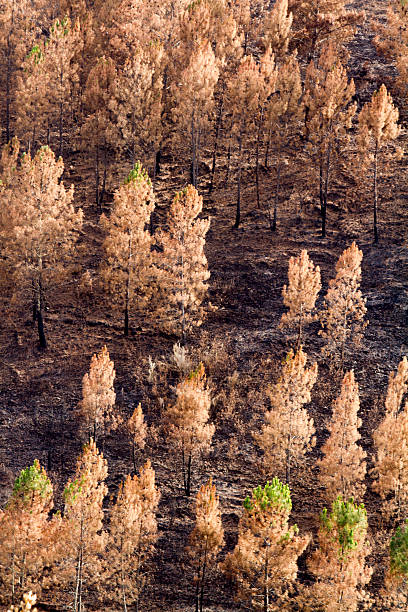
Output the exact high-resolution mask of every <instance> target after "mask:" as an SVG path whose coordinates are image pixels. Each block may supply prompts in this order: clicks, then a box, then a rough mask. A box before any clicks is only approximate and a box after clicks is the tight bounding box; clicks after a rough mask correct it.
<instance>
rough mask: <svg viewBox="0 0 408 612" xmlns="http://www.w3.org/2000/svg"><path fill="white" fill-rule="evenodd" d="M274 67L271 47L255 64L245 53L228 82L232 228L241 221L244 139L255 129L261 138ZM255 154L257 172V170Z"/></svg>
mask: <svg viewBox="0 0 408 612" xmlns="http://www.w3.org/2000/svg"><path fill="white" fill-rule="evenodd" d="M276 77H277V71H276V68H275V62H274V56H273V54H272V51H271V49H270V47H269V48H268V49H267V50H266V51H265V53H264V55H263V56H262V57H261V61H260V63H259V64H257V63H256V62H255V60H254V58H253V57H252V56H245V57H244V58H243V59H242V60H241V63H240V64H239V66H238V68H237V70H236V71H235V73H234V74H233V75H232V76H231V79H230V80H229V82H228V84H227V94H226V95H227V103H228V106H229V108H230V110H231V113H232V117H231V120H232V133H233V135H234V138H235V140H236V143H237V147H238V151H237V156H238V168H237V174H238V176H237V201H236V213H235V223H234V228H235V229H238V228H239V225H240V222H241V179H242V163H243V154H244V151H245V145H246V140H247V139H249V137H250V135H251V133H252V132H253V131H254V130H257V133H258V136H257V140H259V138H260V134H261V131H262V129H263V125H264V119H265V104H266V101H267V99H268V98H269V96H270V95H271V93H272V92H273V91H274V89H275V83H276ZM258 158H259V156H257V164H256V172H258V163H259V159H258Z"/></svg>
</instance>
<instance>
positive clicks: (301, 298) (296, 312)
mask: <svg viewBox="0 0 408 612" xmlns="http://www.w3.org/2000/svg"><path fill="white" fill-rule="evenodd" d="M288 281H289V284H288V285H285V286H284V287H283V291H282V295H283V303H284V304H285V306H287V307H288V308H289V312H285V313H284V314H283V315H282V317H281V321H280V324H279V327H281V328H283V327H297V329H298V336H297V342H296V349H297V350H298V349H299V348H300V345H301V342H302V332H303V327H304V325H305V324H306V323H308V322H309V321H313V319H314V317H313V316H312V314H311V313H312V311H313V309H314V307H315V305H316V300H317V296H318V294H319V291H320V289H321V287H322V284H321V282H320V268H319V266H315V265H314V264H313V262H312V261H311V259H309V255H308V253H307V251H306V250H305V249H303V250H302V252H301V253H300V255H298V256H297V257H291V258H290V259H289V270H288Z"/></svg>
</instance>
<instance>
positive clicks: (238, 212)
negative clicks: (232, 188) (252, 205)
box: [234, 131, 242, 229]
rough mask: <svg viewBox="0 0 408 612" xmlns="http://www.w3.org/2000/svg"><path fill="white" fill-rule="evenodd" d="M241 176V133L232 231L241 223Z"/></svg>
mask: <svg viewBox="0 0 408 612" xmlns="http://www.w3.org/2000/svg"><path fill="white" fill-rule="evenodd" d="M241 175H242V131H241V132H240V133H239V136H238V186H237V206H236V213H235V223H234V229H238V228H239V224H240V222H241Z"/></svg>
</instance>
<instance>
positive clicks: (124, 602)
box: [120, 542, 127, 612]
mask: <svg viewBox="0 0 408 612" xmlns="http://www.w3.org/2000/svg"><path fill="white" fill-rule="evenodd" d="M122 546H123V542H122V543H121V551H122ZM120 577H121V583H122V584H121V586H122V599H123V612H127V605H126V589H125V572H124V571H123V553H122V557H121V568H120Z"/></svg>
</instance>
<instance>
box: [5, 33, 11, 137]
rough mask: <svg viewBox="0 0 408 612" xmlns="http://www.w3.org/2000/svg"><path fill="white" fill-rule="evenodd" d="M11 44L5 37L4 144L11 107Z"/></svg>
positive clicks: (8, 126) (8, 127)
mask: <svg viewBox="0 0 408 612" xmlns="http://www.w3.org/2000/svg"><path fill="white" fill-rule="evenodd" d="M10 92H11V44H10V35H9V36H8V37H7V68H6V142H10V140H11V135H10V106H11V100H10V95H11V93H10Z"/></svg>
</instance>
